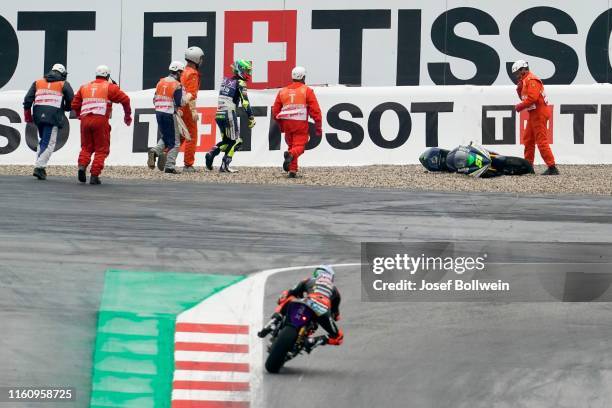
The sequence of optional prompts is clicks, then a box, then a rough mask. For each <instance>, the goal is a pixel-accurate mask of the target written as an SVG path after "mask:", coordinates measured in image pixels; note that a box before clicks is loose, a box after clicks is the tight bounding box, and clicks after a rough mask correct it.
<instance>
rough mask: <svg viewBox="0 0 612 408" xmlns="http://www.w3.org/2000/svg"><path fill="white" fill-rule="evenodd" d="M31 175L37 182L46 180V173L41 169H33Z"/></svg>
mask: <svg viewBox="0 0 612 408" xmlns="http://www.w3.org/2000/svg"><path fill="white" fill-rule="evenodd" d="M32 175H33V176H34V177H36V178H37V179H39V180H46V179H47V172H46V171H45V169H44V168H43V167H35V168H34V172H33V173H32Z"/></svg>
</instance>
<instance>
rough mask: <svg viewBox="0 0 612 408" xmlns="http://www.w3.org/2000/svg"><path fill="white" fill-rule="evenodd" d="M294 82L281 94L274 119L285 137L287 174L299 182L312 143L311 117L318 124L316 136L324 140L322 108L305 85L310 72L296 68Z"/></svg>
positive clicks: (284, 163)
mask: <svg viewBox="0 0 612 408" xmlns="http://www.w3.org/2000/svg"><path fill="white" fill-rule="evenodd" d="M291 79H293V82H292V83H291V84H289V85H287V86H286V87H284V88H283V89H281V90H280V91H279V92H278V95H277V96H276V100H275V101H274V106H272V117H273V118H274V119H275V120H276V121H277V122H278V125H279V127H280V130H281V132H283V133H285V141H286V142H287V151H286V152H285V153H284V161H283V170H285V171H287V172H289V178H295V177H296V176H297V171H298V157H300V156H301V155H302V154H303V153H304V150H305V149H306V144H307V143H308V136H309V132H308V127H309V126H308V117H309V116H310V117H311V118H312V119H314V121H315V132H316V135H317V136H321V135H322V133H323V131H322V122H321V108H320V107H319V102H318V101H317V97H316V96H315V94H314V91H313V90H312V88H310V87H309V86H307V85H306V84H305V82H306V68H304V67H295V68H293V70H292V71H291Z"/></svg>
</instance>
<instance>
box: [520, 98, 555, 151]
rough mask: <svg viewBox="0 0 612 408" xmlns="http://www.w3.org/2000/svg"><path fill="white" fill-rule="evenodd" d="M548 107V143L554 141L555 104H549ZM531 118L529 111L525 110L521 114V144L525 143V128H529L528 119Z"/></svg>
mask: <svg viewBox="0 0 612 408" xmlns="http://www.w3.org/2000/svg"><path fill="white" fill-rule="evenodd" d="M546 108H547V109H548V120H547V121H546V136H547V137H548V143H549V144H552V143H553V111H554V105H547V106H546ZM528 120H529V111H527V110H524V111H522V112H521V113H520V115H519V132H520V141H521V144H525V140H524V138H525V130H526V129H527V121H528Z"/></svg>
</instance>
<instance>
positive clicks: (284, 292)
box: [276, 290, 289, 305]
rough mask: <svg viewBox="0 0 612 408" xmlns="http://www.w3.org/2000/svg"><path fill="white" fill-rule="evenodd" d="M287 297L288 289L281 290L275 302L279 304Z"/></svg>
mask: <svg viewBox="0 0 612 408" xmlns="http://www.w3.org/2000/svg"><path fill="white" fill-rule="evenodd" d="M288 297H289V291H288V290H283V293H281V295H280V296H279V298H278V300H277V301H276V304H278V305H280V304H281V303H283V302H284V301H285V300H287V298H288Z"/></svg>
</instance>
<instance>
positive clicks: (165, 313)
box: [90, 270, 245, 408]
mask: <svg viewBox="0 0 612 408" xmlns="http://www.w3.org/2000/svg"><path fill="white" fill-rule="evenodd" d="M244 278H245V277H244V276H228V275H200V274H187V273H173V272H172V273H170V272H135V271H121V270H108V271H107V272H106V275H105V280H104V293H103V295H102V303H101V305H100V312H99V314H98V327H97V334H96V344H95V350H94V363H93V375H92V393H91V401H90V406H91V407H138V408H143V407H156V408H157V407H160V408H162V407H163V408H165V407H170V394H171V391H172V372H173V368H174V326H175V321H176V317H177V316H178V315H179V314H180V313H181V312H183V311H185V310H187V309H190V308H191V307H193V306H195V305H197V304H198V303H200V302H201V301H202V300H204V299H206V298H207V297H209V296H211V295H213V294H214V293H217V292H219V291H220V290H223V289H225V288H226V287H228V286H230V285H233V284H235V283H237V282H239V281H241V280H242V279H244Z"/></svg>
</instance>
